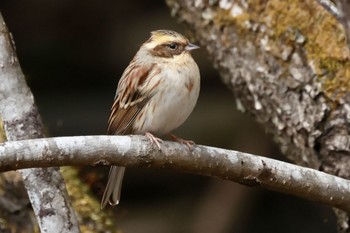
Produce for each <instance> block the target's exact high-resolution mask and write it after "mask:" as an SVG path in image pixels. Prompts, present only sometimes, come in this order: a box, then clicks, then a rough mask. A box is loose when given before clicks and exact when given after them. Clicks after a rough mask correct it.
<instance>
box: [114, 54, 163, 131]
mask: <svg viewBox="0 0 350 233" xmlns="http://www.w3.org/2000/svg"><path fill="white" fill-rule="evenodd" d="M154 68H155V64H151V65H147V66H146V65H143V66H137V65H136V64H135V61H134V60H133V61H132V62H131V63H130V65H129V66H128V67H127V68H126V70H125V71H124V73H123V75H122V78H121V79H120V81H119V83H118V88H117V94H116V97H115V99H114V103H113V105H112V109H111V114H110V116H109V120H108V128H107V133H108V134H110V135H116V134H130V133H132V124H133V122H134V121H135V119H136V117H137V115H138V114H139V113H140V111H141V110H142V108H143V107H144V106H145V105H146V104H147V102H148V101H149V100H150V98H151V97H152V93H147V92H145V91H142V90H141V88H143V86H142V84H143V83H144V82H145V81H146V80H147V79H149V78H152V77H153V76H154V75H155V74H157V72H154ZM126 87H127V88H126ZM141 93H142V94H141Z"/></svg>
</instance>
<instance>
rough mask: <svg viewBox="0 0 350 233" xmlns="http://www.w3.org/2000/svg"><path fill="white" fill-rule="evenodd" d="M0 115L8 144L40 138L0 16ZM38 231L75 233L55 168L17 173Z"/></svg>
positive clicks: (39, 127) (72, 215)
mask: <svg viewBox="0 0 350 233" xmlns="http://www.w3.org/2000/svg"><path fill="white" fill-rule="evenodd" d="M0 114H1V117H2V120H3V124H4V129H5V132H6V138H7V140H9V141H15V140H20V139H28V138H38V137H42V136H43V125H42V123H41V119H40V116H39V114H38V110H37V108H36V105H35V103H34V98H33V95H32V93H31V91H30V90H29V88H28V86H27V85H26V82H25V78H24V75H23V73H22V71H21V68H20V65H19V63H18V60H17V56H16V54H15V51H14V42H13V41H12V38H11V36H10V33H9V32H8V30H7V28H6V25H5V22H4V20H3V18H2V15H1V14H0ZM20 172H21V175H22V178H23V181H24V184H25V187H26V189H27V192H28V196H29V199H30V202H31V204H32V207H33V209H34V212H35V215H36V217H37V220H38V223H39V227H40V229H41V232H79V226H78V222H77V219H76V217H75V213H74V211H73V209H72V207H71V205H70V203H69V201H68V200H69V198H68V194H67V191H66V189H65V185H64V181H63V178H62V176H61V174H60V172H59V169H58V168H45V169H42V168H38V169H25V170H21V171H20Z"/></svg>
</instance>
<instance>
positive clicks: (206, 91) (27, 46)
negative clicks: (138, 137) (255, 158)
mask: <svg viewBox="0 0 350 233" xmlns="http://www.w3.org/2000/svg"><path fill="white" fill-rule="evenodd" d="M0 11H1V13H2V14H3V17H4V19H5V22H6V23H7V26H8V27H9V30H10V31H11V32H12V34H13V37H14V40H15V42H16V47H17V54H18V57H19V60H20V63H21V66H22V69H23V71H24V73H25V75H26V77H27V82H28V84H29V86H30V87H31V89H32V91H33V94H34V96H35V98H36V102H37V104H38V106H39V110H40V113H41V116H42V119H43V122H44V124H45V127H46V130H47V134H48V135H50V136H68V135H95V134H96V135H99V134H105V131H106V124H107V119H108V115H109V110H110V107H111V104H112V101H113V97H114V94H115V89H116V86H117V82H118V79H119V77H120V76H121V74H122V72H123V70H124V68H125V67H126V66H127V65H128V63H129V62H130V60H131V59H132V57H133V56H134V54H135V53H136V51H137V50H138V47H139V46H140V45H141V44H142V43H143V42H144V41H145V40H147V39H148V37H149V32H150V31H152V30H156V29H172V30H176V31H179V32H180V33H183V34H185V35H187V36H188V35H190V33H188V31H187V30H186V28H184V27H183V26H182V25H180V24H178V23H177V22H176V19H174V18H171V16H170V11H169V9H168V8H167V6H166V5H165V2H164V1H160V0H156V1H141V0H129V1H108V0H104V1H93V0H84V1H83V0H80V1H79V0H77V1H70V0H51V1H35V0H26V1H19V0H17V1H16V0H1V1H0ZM192 41H193V38H192ZM193 42H194V43H195V41H193ZM193 56H194V58H195V60H196V61H197V63H198V65H199V67H200V70H201V76H202V89H201V94H200V97H199V101H198V104H197V106H196V108H195V110H194V112H193V114H192V115H191V116H190V118H189V119H188V120H187V122H186V123H185V124H184V125H183V126H182V127H181V128H180V129H178V130H177V131H176V132H175V133H176V135H178V136H180V137H183V138H185V139H191V140H194V141H195V142H196V143H197V144H204V145H210V146H216V147H223V148H228V149H234V150H240V151H244V152H249V153H254V154H259V155H263V156H269V157H271V156H272V157H274V158H276V159H280V160H284V158H283V157H282V156H281V155H280V152H279V150H278V149H277V147H276V145H274V143H273V141H272V139H271V135H267V134H265V133H264V131H263V129H262V127H261V126H260V125H258V124H257V123H256V122H255V121H254V119H252V118H250V117H249V116H248V115H247V114H242V113H240V112H237V110H236V107H235V104H234V98H233V95H232V94H231V93H230V92H229V91H228V90H227V89H226V87H225V86H224V85H223V84H222V83H221V82H220V78H219V76H218V73H217V72H216V71H215V70H214V69H213V68H212V64H211V62H210V60H209V58H208V56H207V54H206V52H205V51H204V49H202V50H199V51H195V52H194V53H193ZM91 170H93V171H94V172H97V173H98V174H102V175H101V176H100V178H99V179H98V181H96V183H95V184H93V189H92V192H93V194H94V195H95V196H96V198H97V199H98V200H100V198H101V195H102V193H103V189H104V186H105V183H106V179H107V175H108V170H109V168H107V167H88V168H84V169H82V170H81V176H82V178H83V179H84V175H86V174H89V173H90V172H91ZM113 212H114V216H115V217H114V219H115V221H116V225H117V226H118V228H119V229H120V230H121V231H122V232H133V233H138V232H142V233H155V232H156V233H157V232H167V233H175V232H176V233H178V232H191V233H192V232H193V233H199V232H208V233H230V232H238V233H260V232H261V233H263V232H270V233H275V232H276V233H277V232H285V233H289V232H290V233H292V232H308V233H313V232H318V233H333V232H336V226H335V218H334V216H333V213H332V211H331V209H330V208H328V207H325V206H321V205H317V204H315V203H312V202H309V201H305V200H301V199H298V198H295V197H290V196H286V195H282V194H279V193H273V192H269V191H265V190H263V189H260V188H248V187H245V186H242V185H239V184H235V183H232V182H228V181H221V180H218V179H214V178H208V177H201V176H195V175H189V174H181V173H177V172H170V171H164V170H152V169H127V172H126V175H125V180H124V185H123V193H122V201H121V204H120V205H119V206H118V207H116V208H114V209H113Z"/></svg>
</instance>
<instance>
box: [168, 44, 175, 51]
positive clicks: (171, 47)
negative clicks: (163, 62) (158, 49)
mask: <svg viewBox="0 0 350 233" xmlns="http://www.w3.org/2000/svg"><path fill="white" fill-rule="evenodd" d="M168 47H169V48H170V49H172V50H174V49H176V48H177V44H176V43H170V44H168Z"/></svg>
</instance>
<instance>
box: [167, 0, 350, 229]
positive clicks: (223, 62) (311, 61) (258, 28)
mask: <svg viewBox="0 0 350 233" xmlns="http://www.w3.org/2000/svg"><path fill="white" fill-rule="evenodd" d="M167 4H168V5H169V6H170V8H171V12H172V15H173V16H175V17H177V18H178V19H179V20H180V21H181V22H185V23H186V24H188V25H189V27H190V28H191V29H192V30H193V31H194V34H195V37H196V38H197V39H198V40H199V42H200V44H201V46H202V47H203V48H205V49H206V50H207V51H208V54H209V56H210V58H211V59H212V60H213V63H214V65H215V66H216V67H217V69H218V70H219V72H220V74H221V77H222V81H223V82H224V83H225V84H226V85H227V87H228V88H229V89H230V90H231V91H232V92H233V93H234V95H235V97H236V102H237V107H238V108H239V109H241V110H243V111H247V112H249V113H250V114H251V115H253V117H254V118H255V119H256V120H257V121H258V122H260V123H262V124H263V125H264V126H265V129H266V130H267V131H268V132H269V133H271V134H272V135H273V137H274V139H275V141H276V142H277V143H278V144H279V146H280V148H281V151H282V152H283V153H284V154H285V155H286V156H287V158H288V159H290V160H291V161H293V162H295V163H297V164H300V165H303V166H308V167H312V168H315V169H319V170H323V171H326V172H327V173H330V174H335V175H338V176H341V177H344V178H348V179H349V178H350V156H349V154H350V135H349V130H350V128H349V123H348V122H349V119H350V105H349V103H350V102H349V100H350V95H349V91H350V80H349V79H350V62H349V60H348V58H349V49H348V47H347V41H346V36H345V34H344V31H343V28H342V26H341V24H339V23H338V22H337V20H336V18H335V17H333V16H332V15H330V14H329V13H328V12H327V11H326V10H325V9H323V8H322V7H321V6H320V5H319V4H318V2H317V1H314V0H287V1H280V0H250V1H244V0H243V1H234V0H231V1H230V0H221V1H219V0H213V1H204V0H196V1H186V0H179V1H178V0H177V1H175V0H167ZM336 213H337V215H338V220H339V222H338V227H339V231H340V232H350V229H349V216H348V215H347V214H346V213H344V212H341V211H336Z"/></svg>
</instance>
